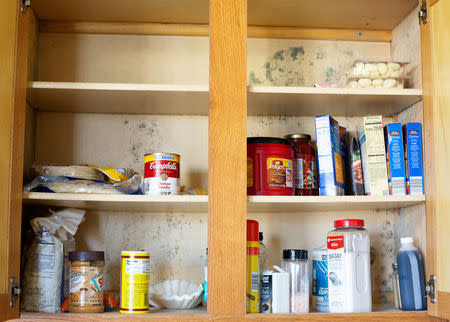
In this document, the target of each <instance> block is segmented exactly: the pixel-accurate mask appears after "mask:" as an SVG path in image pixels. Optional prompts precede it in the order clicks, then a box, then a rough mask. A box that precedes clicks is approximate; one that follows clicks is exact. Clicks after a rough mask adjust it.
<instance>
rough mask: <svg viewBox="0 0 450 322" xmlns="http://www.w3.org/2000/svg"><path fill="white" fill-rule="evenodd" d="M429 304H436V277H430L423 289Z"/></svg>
mask: <svg viewBox="0 0 450 322" xmlns="http://www.w3.org/2000/svg"><path fill="white" fill-rule="evenodd" d="M425 290H426V292H427V295H428V297H429V298H430V302H431V303H436V276H434V275H430V280H429V281H428V282H427V285H426V287H425Z"/></svg>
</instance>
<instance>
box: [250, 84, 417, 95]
mask: <svg viewBox="0 0 450 322" xmlns="http://www.w3.org/2000/svg"><path fill="white" fill-rule="evenodd" d="M248 92H249V93H255V94H256V93H266V94H322V95H388V96H400V95H401V96H420V97H421V96H422V89H420V88H387V89H382V88H346V87H337V88H320V87H295V86H249V87H248Z"/></svg>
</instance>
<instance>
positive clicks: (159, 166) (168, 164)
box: [144, 153, 180, 196]
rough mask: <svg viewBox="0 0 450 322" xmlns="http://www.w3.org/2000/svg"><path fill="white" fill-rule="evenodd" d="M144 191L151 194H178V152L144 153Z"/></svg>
mask: <svg viewBox="0 0 450 322" xmlns="http://www.w3.org/2000/svg"><path fill="white" fill-rule="evenodd" d="M144 193H145V194H146V195H151V196H160V195H161V196H167V195H179V194H180V156H179V155H178V154H174V153H152V154H146V155H145V172H144Z"/></svg>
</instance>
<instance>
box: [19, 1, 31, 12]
mask: <svg viewBox="0 0 450 322" xmlns="http://www.w3.org/2000/svg"><path fill="white" fill-rule="evenodd" d="M29 7H31V0H22V6H21V7H20V12H22V13H26V12H27V10H28V8H29Z"/></svg>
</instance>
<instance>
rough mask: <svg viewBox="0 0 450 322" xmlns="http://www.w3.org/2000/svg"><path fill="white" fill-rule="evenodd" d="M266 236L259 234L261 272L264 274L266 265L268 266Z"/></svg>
mask: <svg viewBox="0 0 450 322" xmlns="http://www.w3.org/2000/svg"><path fill="white" fill-rule="evenodd" d="M263 239H264V234H263V233H262V232H261V231H260V232H259V271H260V272H262V271H263V270H264V265H265V264H266V258H267V248H266V245H265V244H264V243H263Z"/></svg>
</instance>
